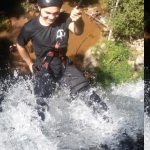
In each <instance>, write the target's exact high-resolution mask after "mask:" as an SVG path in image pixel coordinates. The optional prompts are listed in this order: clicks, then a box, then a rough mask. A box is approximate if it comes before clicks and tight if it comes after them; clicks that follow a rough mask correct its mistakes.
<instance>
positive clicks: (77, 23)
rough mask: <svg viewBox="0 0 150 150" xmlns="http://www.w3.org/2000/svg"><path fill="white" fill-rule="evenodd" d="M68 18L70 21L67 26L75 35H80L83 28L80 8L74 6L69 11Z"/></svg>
mask: <svg viewBox="0 0 150 150" xmlns="http://www.w3.org/2000/svg"><path fill="white" fill-rule="evenodd" d="M70 18H71V19H72V22H71V23H70V24H69V26H68V28H69V30H70V31H72V32H73V33H74V34H75V35H81V34H82V33H83V29H84V22H83V20H82V12H81V11H80V9H77V8H74V9H73V10H72V12H71V15H70Z"/></svg>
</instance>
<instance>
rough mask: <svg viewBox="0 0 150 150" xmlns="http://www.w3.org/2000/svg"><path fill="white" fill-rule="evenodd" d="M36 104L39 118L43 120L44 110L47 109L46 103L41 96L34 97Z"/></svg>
mask: <svg viewBox="0 0 150 150" xmlns="http://www.w3.org/2000/svg"><path fill="white" fill-rule="evenodd" d="M36 103H37V104H38V106H37V107H36V109H37V113H38V115H39V116H40V117H41V120H42V121H44V120H45V111H48V110H49V106H48V104H47V103H46V102H45V101H44V99H43V98H38V99H36Z"/></svg>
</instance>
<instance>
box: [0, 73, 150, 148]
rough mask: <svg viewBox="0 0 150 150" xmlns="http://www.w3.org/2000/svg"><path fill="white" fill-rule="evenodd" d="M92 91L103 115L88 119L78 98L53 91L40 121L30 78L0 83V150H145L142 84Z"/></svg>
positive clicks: (65, 91) (88, 111)
mask: <svg viewBox="0 0 150 150" xmlns="http://www.w3.org/2000/svg"><path fill="white" fill-rule="evenodd" d="M93 89H94V90H95V91H96V93H97V94H98V95H99V96H100V97H101V98H102V99H103V100H104V102H105V103H106V104H107V106H108V108H109V110H108V111H106V112H101V113H100V114H93V112H92V108H90V107H87V106H86V105H85V104H84V102H83V101H82V100H81V98H80V96H77V97H76V98H75V99H74V100H73V101H71V100H70V96H69V90H68V89H67V88H64V87H60V86H58V87H57V88H56V91H55V93H54V94H53V95H52V97H49V98H44V100H45V101H46V102H47V104H48V106H49V109H45V112H44V113H45V120H44V121H42V120H41V117H40V116H39V115H38V113H37V107H38V106H37V104H36V102H35V97H34V94H33V87H32V81H31V77H30V76H21V75H19V73H18V72H17V71H14V74H13V75H12V76H11V75H8V77H7V78H5V79H2V78H1V79H0V92H1V93H0V95H1V97H0V98H1V100H0V101H1V110H0V111H1V112H0V119H1V120H0V135H1V136H0V150H42V149H43V150H144V115H143V112H144V82H143V80H142V79H139V80H138V81H137V82H133V83H124V84H122V85H119V86H115V85H113V84H112V86H111V88H110V89H109V90H104V89H103V88H102V87H93ZM2 99H3V100H2ZM145 116H147V115H146V114H145ZM149 120H150V118H149V117H148V119H146V120H145V122H150V121H149ZM145 126H146V130H145V132H146V134H148V132H149V131H148V132H147V130H148V129H149V126H150V124H148V125H147V124H146V125H145ZM147 127H148V128H147ZM146 141H147V143H149V138H148V139H147V138H146ZM147 147H148V146H147ZM149 147H150V146H149ZM146 150H148V149H146Z"/></svg>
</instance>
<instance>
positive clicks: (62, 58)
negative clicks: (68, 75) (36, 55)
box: [42, 51, 66, 68]
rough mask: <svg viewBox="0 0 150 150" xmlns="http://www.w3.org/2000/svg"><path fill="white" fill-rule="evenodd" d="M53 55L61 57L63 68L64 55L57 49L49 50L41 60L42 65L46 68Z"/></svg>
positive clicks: (64, 63) (64, 62)
mask: <svg viewBox="0 0 150 150" xmlns="http://www.w3.org/2000/svg"><path fill="white" fill-rule="evenodd" d="M54 57H59V58H60V59H61V62H62V65H63V67H64V68H65V65H66V56H63V54H62V53H61V52H59V51H50V52H48V53H47V55H46V57H45V58H44V60H43V63H42V64H43V66H44V67H46V68H48V66H49V64H50V62H51V61H52V59H53V58H54Z"/></svg>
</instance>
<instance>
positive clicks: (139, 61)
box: [135, 55, 144, 70]
mask: <svg viewBox="0 0 150 150" xmlns="http://www.w3.org/2000/svg"><path fill="white" fill-rule="evenodd" d="M135 64H136V68H137V69H138V70H140V69H143V68H144V57H142V56H141V55H138V57H137V59H136V62H135Z"/></svg>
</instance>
